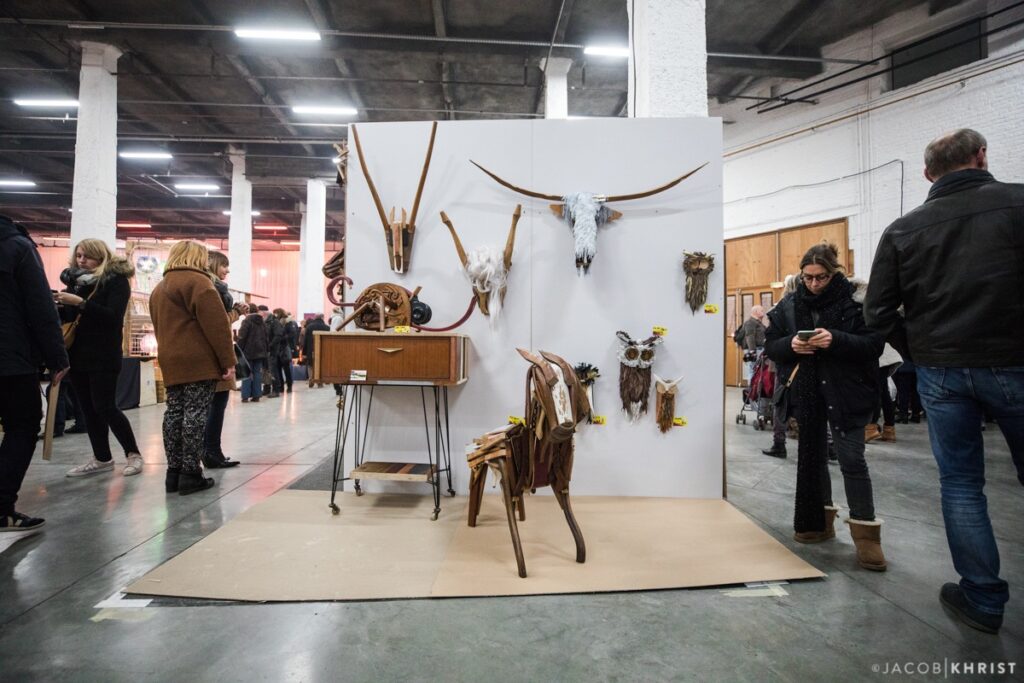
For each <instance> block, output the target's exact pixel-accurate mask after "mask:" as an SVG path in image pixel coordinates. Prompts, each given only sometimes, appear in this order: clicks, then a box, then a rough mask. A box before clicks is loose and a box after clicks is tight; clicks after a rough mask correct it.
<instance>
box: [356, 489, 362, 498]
mask: <svg viewBox="0 0 1024 683" xmlns="http://www.w3.org/2000/svg"><path fill="white" fill-rule="evenodd" d="M361 495H363V490H362V489H356V497H359V496H361Z"/></svg>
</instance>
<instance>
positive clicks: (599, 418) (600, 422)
mask: <svg viewBox="0 0 1024 683" xmlns="http://www.w3.org/2000/svg"><path fill="white" fill-rule="evenodd" d="M593 422H594V424H596V425H603V424H608V418H606V417H605V416H604V415H595V416H594V419H593Z"/></svg>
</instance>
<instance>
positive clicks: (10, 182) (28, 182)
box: [0, 179, 36, 187]
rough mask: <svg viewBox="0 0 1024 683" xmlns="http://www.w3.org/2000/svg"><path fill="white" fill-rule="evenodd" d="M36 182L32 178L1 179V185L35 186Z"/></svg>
mask: <svg viewBox="0 0 1024 683" xmlns="http://www.w3.org/2000/svg"><path fill="white" fill-rule="evenodd" d="M35 186H36V184H35V183H34V182H32V181H31V180H13V179H10V180H4V179H0V187H35Z"/></svg>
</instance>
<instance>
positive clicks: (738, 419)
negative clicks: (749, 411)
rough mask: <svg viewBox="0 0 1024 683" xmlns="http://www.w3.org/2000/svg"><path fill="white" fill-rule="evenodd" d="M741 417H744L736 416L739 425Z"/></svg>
mask: <svg viewBox="0 0 1024 683" xmlns="http://www.w3.org/2000/svg"><path fill="white" fill-rule="evenodd" d="M741 417H743V416H742V415H737V416H736V424H739V423H740V418H741Z"/></svg>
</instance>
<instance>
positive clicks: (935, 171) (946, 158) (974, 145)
mask: <svg viewBox="0 0 1024 683" xmlns="http://www.w3.org/2000/svg"><path fill="white" fill-rule="evenodd" d="M983 147H988V142H986V140H985V136H984V135H982V134H981V133H979V132H978V131H976V130H971V129H970V128H961V129H959V130H955V131H953V132H952V133H946V134H945V135H943V136H941V137H938V138H935V139H934V140H932V141H931V142H929V143H928V146H927V147H926V148H925V150H924V168H925V171H927V172H928V175H929V176H931V178H932V179H934V180H938V179H939V178H941V177H942V176H944V175H946V174H947V173H952V172H953V171H956V170H959V169H961V168H963V167H964V166H967V165H969V164H970V163H971V160H972V159H973V158H974V157H975V156H976V155H977V154H978V152H979V151H980V150H981V149H982V148H983Z"/></svg>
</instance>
